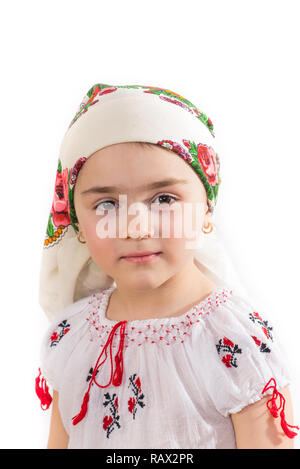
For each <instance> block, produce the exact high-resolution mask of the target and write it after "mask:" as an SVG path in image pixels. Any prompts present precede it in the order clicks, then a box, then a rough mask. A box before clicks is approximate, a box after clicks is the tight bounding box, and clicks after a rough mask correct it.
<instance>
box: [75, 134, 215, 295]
mask: <svg viewBox="0 0 300 469" xmlns="http://www.w3.org/2000/svg"><path fill="white" fill-rule="evenodd" d="M167 180H168V181H167ZM171 180H173V181H171ZM175 180H177V181H179V182H176V181H175ZM160 181H164V182H162V183H161V185H159V184H158V183H159V182H160ZM154 183H155V184H156V185H155V186H153V184H154ZM151 185H152V186H153V187H150V186H151ZM107 186H114V188H111V189H110V188H109V187H107ZM92 188H93V190H92V191H91V190H90V189H92ZM95 188H98V189H97V190H96V189H95ZM100 188H101V189H100ZM86 191H88V192H86ZM120 195H122V196H123V200H125V199H126V197H127V200H126V203H125V205H123V206H122V201H121V200H119V196H120ZM124 198H125V199H124ZM138 202H139V203H142V205H139V206H136V207H133V206H131V204H134V203H138ZM174 203H176V204H177V209H178V210H177V211H174V210H172V205H173V204H174ZM120 204H121V205H120ZM151 204H152V206H151ZM196 204H198V210H199V212H198V215H197V217H196V207H197V205H196ZM74 206H75V210H76V215H77V218H78V221H79V229H80V230H81V232H82V235H83V236H84V238H85V240H86V242H87V247H88V249H89V251H90V254H91V257H92V259H93V260H94V262H95V263H96V264H97V265H98V266H99V267H100V268H101V269H103V270H104V272H105V273H106V274H107V275H109V276H110V277H112V278H113V279H114V280H115V282H116V284H117V285H118V286H120V285H122V286H123V287H125V288H126V287H127V288H130V289H136V290H147V289H152V288H157V287H159V286H160V285H161V284H162V283H164V282H166V281H167V280H168V279H169V278H170V277H172V276H173V275H175V274H176V273H178V272H179V271H180V270H182V269H183V268H185V267H187V264H188V263H190V265H192V264H193V257H194V249H191V248H187V244H186V243H189V242H191V241H192V240H193V239H196V238H197V236H198V233H199V230H201V227H202V226H207V224H208V222H209V218H210V215H211V214H210V212H209V211H208V210H207V196H206V191H205V189H204V186H203V184H202V182H201V181H200V179H199V177H198V176H197V175H196V173H195V172H194V171H193V169H192V168H190V167H189V165H188V164H187V163H186V162H185V161H184V160H183V159H182V158H181V157H179V156H178V155H176V154H174V153H173V152H171V151H168V150H166V149H163V148H160V147H158V146H152V147H145V148H144V147H141V146H140V145H137V144H135V143H133V142H126V143H120V144H115V145H110V146H108V147H105V148H103V149H101V150H99V151H97V152H95V153H94V154H93V155H92V156H90V157H89V158H88V160H87V161H86V163H85V164H84V166H83V167H82V168H81V170H80V172H79V175H78V178H77V181H76V185H75V190H74ZM184 206H185V207H184ZM121 207H125V209H124V208H122V210H121ZM187 207H188V209H187ZM97 208H98V213H97ZM173 208H174V206H173ZM100 209H102V211H101V212H100ZM138 210H140V211H138ZM151 210H152V214H151ZM101 213H102V214H101ZM142 216H143V222H144V223H139V222H138V221H137V218H138V217H139V220H141V217H142ZM121 219H122V221H121ZM104 221H106V224H104ZM111 222H115V225H114V224H111V225H110V226H111V227H114V229H113V236H112V235H110V236H109V237H106V238H104V237H103V236H102V233H103V232H104V230H105V229H106V230H108V227H109V224H110V223H111ZM101 227H102V228H103V229H102V230H101ZM176 230H177V231H176ZM193 233H194V236H193V237H191V234H193ZM99 234H100V235H99ZM121 234H122V236H123V237H122V236H121ZM139 236H140V237H142V236H145V237H144V238H143V239H138V237H139ZM135 251H151V252H160V253H161V254H160V255H159V256H156V257H155V258H154V259H153V260H152V262H148V263H139V264H137V263H132V262H128V261H127V260H125V259H122V256H127V255H129V254H131V253H132V252H135Z"/></svg>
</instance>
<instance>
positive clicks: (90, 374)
mask: <svg viewBox="0 0 300 469" xmlns="http://www.w3.org/2000/svg"><path fill="white" fill-rule="evenodd" d="M93 371H94V368H93V367H91V368H90V371H89V374H88V375H87V378H86V381H87V382H89V380H90V379H92V376H93ZM98 373H99V370H97V371H96V374H95V378H96V376H97V374H98ZM93 384H94V383H92V386H93Z"/></svg>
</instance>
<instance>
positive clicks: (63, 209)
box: [51, 168, 71, 226]
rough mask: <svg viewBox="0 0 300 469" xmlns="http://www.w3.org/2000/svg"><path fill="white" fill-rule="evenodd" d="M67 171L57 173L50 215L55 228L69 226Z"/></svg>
mask: <svg viewBox="0 0 300 469" xmlns="http://www.w3.org/2000/svg"><path fill="white" fill-rule="evenodd" d="M68 191H69V186H68V170H67V168H66V169H64V170H63V171H62V172H61V173H60V172H59V171H57V173H56V180H55V190H54V197H53V203H52V208H51V213H52V217H53V223H54V225H55V226H61V225H63V226H68V225H70V224H71V220H70V207H69V197H68V195H69V192H68Z"/></svg>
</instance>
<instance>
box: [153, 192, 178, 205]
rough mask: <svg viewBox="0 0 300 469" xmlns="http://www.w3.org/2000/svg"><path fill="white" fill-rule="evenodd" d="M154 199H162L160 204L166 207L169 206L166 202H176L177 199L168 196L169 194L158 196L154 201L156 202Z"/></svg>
mask: <svg viewBox="0 0 300 469" xmlns="http://www.w3.org/2000/svg"><path fill="white" fill-rule="evenodd" d="M156 199H163V200H162V204H167V205H170V203H169V202H168V200H170V199H173V200H178V199H177V197H174V196H173V195H169V194H161V195H158V196H157V197H156V198H155V199H154V200H156ZM166 199H167V200H166Z"/></svg>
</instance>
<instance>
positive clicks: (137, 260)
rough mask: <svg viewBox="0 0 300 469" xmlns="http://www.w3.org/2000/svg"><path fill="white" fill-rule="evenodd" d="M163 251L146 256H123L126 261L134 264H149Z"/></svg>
mask: <svg viewBox="0 0 300 469" xmlns="http://www.w3.org/2000/svg"><path fill="white" fill-rule="evenodd" d="M160 254H161V252H157V253H153V254H148V255H146V256H130V257H121V259H124V260H125V261H128V262H132V263H134V264H147V263H149V262H152V261H153V260H154V259H157V258H159V256H160Z"/></svg>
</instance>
